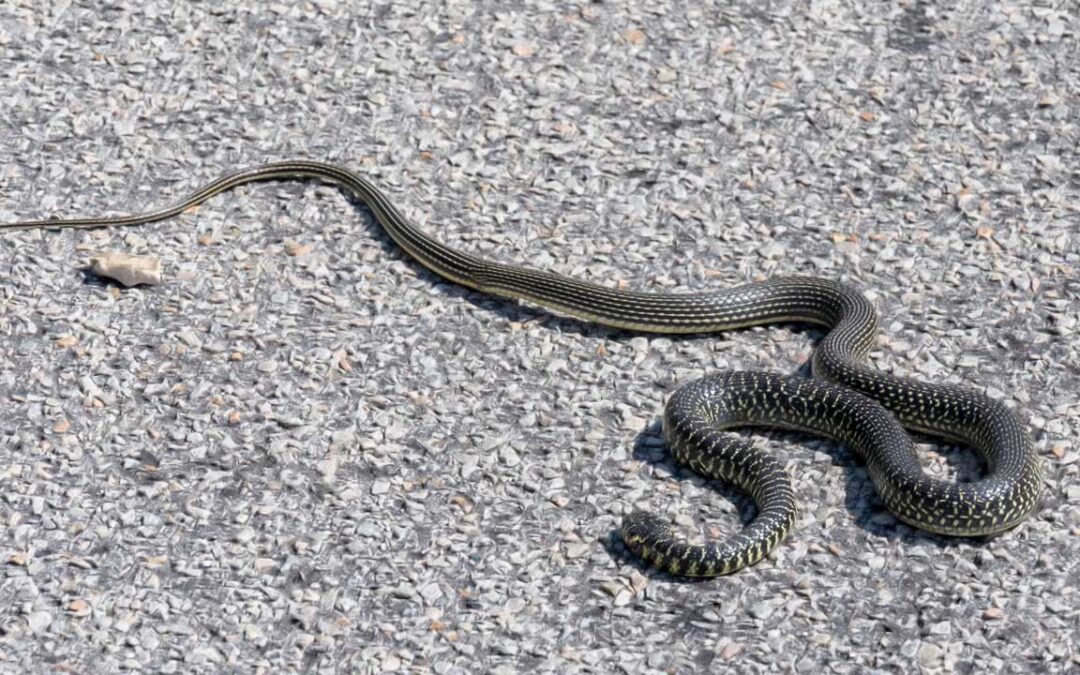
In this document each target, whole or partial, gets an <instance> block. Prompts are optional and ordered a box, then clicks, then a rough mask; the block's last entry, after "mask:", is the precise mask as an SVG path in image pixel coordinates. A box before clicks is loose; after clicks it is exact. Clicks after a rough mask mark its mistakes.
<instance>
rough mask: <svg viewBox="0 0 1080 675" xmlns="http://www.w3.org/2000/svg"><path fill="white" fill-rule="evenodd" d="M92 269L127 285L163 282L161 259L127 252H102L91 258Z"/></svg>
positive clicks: (101, 275)
mask: <svg viewBox="0 0 1080 675" xmlns="http://www.w3.org/2000/svg"><path fill="white" fill-rule="evenodd" d="M90 270H91V271H92V272H93V273H94V274H96V275H98V276H100V277H107V278H109V279H112V280H114V281H119V282H120V283H121V284H123V285H125V286H136V285H138V284H147V285H150V286H153V285H155V284H160V283H161V259H160V258H152V257H149V256H139V255H128V254H127V253H102V254H100V255H96V256H94V257H93V258H90Z"/></svg>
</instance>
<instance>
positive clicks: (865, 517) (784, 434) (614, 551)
mask: <svg viewBox="0 0 1080 675" xmlns="http://www.w3.org/2000/svg"><path fill="white" fill-rule="evenodd" d="M794 375H796V376H809V366H808V365H807V366H803V367H801V368H800V369H799V370H797V371H796V372H795V373H794ZM729 433H735V434H739V435H742V436H758V437H764V438H766V439H767V442H768V440H773V439H775V440H776V441H779V442H785V441H786V442H788V443H795V444H797V445H802V446H804V447H806V448H807V449H808V450H812V451H822V452H826V453H827V454H829V455H831V456H832V462H831V463H832V465H833V466H838V467H840V468H842V469H843V471H844V474H845V493H844V507H845V509H846V510H847V511H848V513H850V514H851V516H852V519H853V521H854V523H855V524H856V525H858V526H859V527H861V528H862V529H864V530H866V531H867V532H869V533H871V534H873V535H875V536H880V537H884V538H887V539H892V540H898V541H902V542H904V543H907V544H913V543H921V542H926V543H931V544H933V545H934V546H937V547H939V548H943V549H944V548H952V547H954V546H959V545H961V544H962V543H969V544H975V545H981V544H983V543H985V542H986V541H989V540H990V539H992V538H993V537H946V536H942V535H938V534H933V533H930V532H926V531H923V530H919V529H917V528H914V527H912V526H910V525H907V524H906V523H903V522H902V521H900V520H898V519H897V518H896V517H895V516H893V515H892V513H891V512H889V511H888V510H887V509H886V508H885V505H884V503H883V502H882V501H881V500H880V498H879V497H878V494H877V492H876V490H875V489H874V485H873V483H872V482H871V481H870V479H869V477H868V476H867V474H866V469H865V464H864V462H863V461H862V459H861V458H860V457H859V456H858V454H857V453H855V452H853V451H851V450H850V449H849V448H848V447H847V446H846V445H844V444H841V443H838V442H835V441H831V440H828V439H822V438H820V437H818V436H815V435H812V434H808V433H801V432H795V431H785V430H779V429H764V428H748V429H738V430H732V431H730V432H729ZM912 437H913V440H915V441H916V442H917V443H919V442H923V441H928V442H929V443H931V444H932V445H934V449H935V452H936V453H937V454H938V455H939V456H941V457H942V458H943V459H944V461H945V462H946V463H947V464H948V465H949V467H950V472H951V473H952V474H953V475H954V476H955V480H957V481H958V482H971V481H975V480H978V479H979V478H980V477H981V476H982V475H983V474H984V472H985V466H984V464H983V463H982V462H981V460H980V458H979V457H978V456H977V455H976V453H974V452H971V451H968V450H966V449H964V448H960V447H957V446H952V445H942V444H940V443H937V442H936V439H933V438H929V437H926V438H924V437H922V436H921V435H913V436H912ZM766 451H767V452H775V449H774V448H766ZM633 457H634V458H635V459H637V460H639V461H641V462H643V463H645V464H648V465H650V466H651V467H652V471H651V473H655V474H660V475H658V476H656V477H655V479H660V477H661V476H662V475H669V476H672V477H674V478H675V479H676V480H694V481H699V482H700V484H702V485H707V486H708V487H709V488H711V489H712V490H714V491H715V492H716V493H717V494H718V495H720V496H721V497H723V498H724V499H726V500H727V501H728V502H730V503H731V505H732V506H733V507H734V509H735V511H736V512H737V513H738V516H739V519H740V521H741V524H742V526H743V527H745V526H747V525H748V524H749V523H750V522H751V521H753V520H754V518H755V517H756V516H757V507H756V506H755V504H754V501H753V499H751V497H750V496H749V495H748V494H746V493H745V492H743V491H741V490H739V489H738V488H737V487H735V486H734V485H732V484H730V483H726V482H724V481H720V480H711V479H707V478H704V477H702V476H699V475H698V474H696V473H694V472H693V471H691V470H689V469H685V468H683V467H681V466H679V465H678V464H676V463H675V462H674V460H672V458H671V457H670V455H669V454H668V452H667V448H666V442H665V441H664V437H663V429H662V425H661V423H660V421H659V420H656V421H654V422H652V423H651V424H650V425H649V426H648V427H646V428H645V429H644V430H642V431H641V433H639V434H638V435H637V437H636V438H635V439H634V449H633ZM800 492H802V493H801V494H800ZM796 499H797V500H798V502H799V505H800V510H802V509H805V508H813V504H814V495H812V494H805V490H802V491H800V490H798V488H797V489H796ZM844 525H845V524H844V523H837V524H835V525H834V527H844ZM799 536H802V537H806V538H808V539H812V538H813V536H814V534H813V530H812V529H809V528H808V529H807V530H804V531H802V532H800V531H799V530H798V526H797V525H796V529H795V530H794V531H793V532H792V533H791V534H790V535H789V537H799ZM780 545H781V546H783V542H781V544H780ZM604 548H605V549H606V550H607V552H608V554H609V555H610V556H611V557H612V558H613V559H614V560H615V561H616V562H617V563H619V564H628V565H631V566H633V567H636V568H637V569H638V570H640V571H642V572H645V573H647V574H650V575H652V576H656V577H658V578H663V579H665V580H668V581H673V582H677V583H691V584H693V583H701V582H703V581H708V580H709V579H695V578H687V577H677V576H673V575H670V574H668V573H666V572H661V571H658V570H655V569H653V568H652V567H651V566H650V565H648V564H647V563H645V562H644V561H642V560H641V559H640V558H638V557H637V556H635V555H634V554H632V553H631V552H630V551H629V550H628V549H627V548H626V545H625V544H624V542H623V540H622V535H621V534H620V533H619V530H618V528H614V529H612V530H611V531H610V532H608V536H607V537H606V539H605V540H604Z"/></svg>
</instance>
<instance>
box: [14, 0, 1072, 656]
mask: <svg viewBox="0 0 1080 675" xmlns="http://www.w3.org/2000/svg"><path fill="white" fill-rule="evenodd" d="M125 4H126V3H99V2H90V1H87V2H74V3H73V2H69V1H67V0H58V1H56V2H48V3H42V2H37V1H36V0H34V1H30V0H6V1H5V2H2V3H0V134H2V139H3V142H2V143H0V222H2V221H10V220H15V219H17V218H23V217H38V216H41V217H44V216H49V215H55V216H65V215H85V214H90V213H98V212H103V211H104V212H112V213H119V212H124V211H129V210H138V209H140V208H143V207H147V206H151V205H157V204H162V203H164V202H167V201H169V200H171V199H174V198H176V197H178V196H180V195H182V194H183V193H185V192H187V191H188V190H190V189H193V188H194V187H195V186H197V185H199V184H200V183H201V182H203V181H205V180H208V179H210V178H213V177H215V176H217V175H218V174H219V173H221V172H223V171H225V170H227V169H230V168H233V167H236V166H246V165H252V164H257V163H260V162H263V161H269V160H275V159H283V158H288V157H294V156H302V157H309V158H313V159H322V160H329V161H335V162H340V163H343V164H346V165H348V166H350V167H353V168H354V169H356V170H358V171H361V172H363V173H364V174H365V175H367V176H370V177H371V178H372V179H373V180H375V181H376V182H377V183H378V184H379V185H380V186H382V187H383V188H384V189H385V190H386V191H387V192H388V194H390V195H391V196H392V197H393V199H394V200H396V201H397V202H398V203H399V204H400V205H401V207H402V209H403V211H404V212H405V213H406V214H407V215H408V216H410V217H411V218H413V219H415V220H416V221H417V222H420V223H422V224H423V225H424V226H425V227H426V228H428V229H429V231H431V232H432V233H434V234H436V235H437V236H439V237H440V238H442V239H444V240H445V241H446V242H448V243H451V244H453V245H455V246H459V247H461V248H462V249H467V250H469V251H472V252H476V253H482V254H485V255H488V256H490V257H493V258H497V259H499V260H503V261H507V262H528V263H530V264H532V265H536V266H541V267H545V268H549V269H554V270H558V271H561V272H564V273H567V274H572V275H574V276H576V277H579V278H583V279H592V280H596V281H600V282H603V283H607V284H611V285H619V286H624V287H629V288H641V289H706V288H719V287H724V286H727V285H731V284H735V283H738V282H742V281H747V280H751V279H755V278H763V277H767V276H770V275H779V274H791V273H799V274H813V275H821V276H826V277H831V278H839V279H844V280H847V281H850V282H851V283H854V284H857V285H859V286H860V287H862V288H863V289H865V291H866V292H867V294H868V295H870V296H871V297H872V298H873V300H874V301H875V303H876V304H877V306H878V308H879V310H880V311H881V314H882V317H883V321H882V337H881V340H880V344H879V347H878V348H877V349H876V350H875V351H874V352H873V353H872V355H871V360H872V361H873V363H874V364H875V365H876V366H877V367H879V368H881V369H882V370H886V371H891V372H894V373H898V374H901V375H905V376H911V377H914V378H922V379H926V380H931V381H935V382H952V383H962V384H965V385H967V386H971V387H974V388H977V389H981V390H984V391H986V392H988V393H989V394H990V395H991V396H994V397H999V398H1003V399H1005V400H1006V401H1008V402H1009V403H1010V404H1015V405H1016V406H1017V407H1018V408H1019V409H1020V410H1021V411H1022V412H1021V414H1022V415H1023V418H1024V419H1025V420H1026V421H1027V422H1028V423H1029V425H1030V428H1031V431H1032V435H1033V437H1034V441H1035V446H1036V448H1037V451H1038V452H1039V454H1040V455H1042V456H1043V458H1044V459H1045V465H1046V481H1045V493H1046V497H1045V502H1044V506H1043V509H1042V510H1041V512H1039V513H1038V515H1037V516H1035V517H1033V518H1032V519H1031V520H1029V521H1028V522H1027V523H1025V524H1024V525H1022V526H1021V527H1019V528H1018V529H1016V530H1014V531H1012V532H1009V533H1007V534H1005V535H1003V536H1000V537H998V538H996V539H993V540H991V541H988V542H971V541H955V540H949V539H945V538H941V537H937V536H930V535H926V534H921V533H919V532H917V531H915V530H913V529H911V528H908V527H906V526H904V525H902V524H899V523H898V522H897V521H896V520H895V519H894V518H893V517H892V516H891V515H889V514H888V513H887V512H886V511H884V510H883V508H882V506H881V504H880V503H879V501H878V500H877V498H876V497H875V493H874V489H873V486H872V485H871V484H870V482H869V480H868V478H867V475H866V472H865V470H864V469H863V468H862V467H861V464H860V463H859V462H858V460H857V459H856V458H854V457H853V456H852V455H851V454H849V452H848V451H847V450H846V449H845V448H843V447H840V446H837V445H836V444H833V443H829V442H826V441H823V440H817V439H813V438H808V437H803V436H799V435H793V434H781V433H766V434H761V438H760V439H759V440H760V441H761V442H762V443H764V444H767V445H769V447H770V448H771V449H772V450H773V451H775V452H777V453H782V456H783V457H784V458H785V461H786V462H787V465H788V467H789V469H790V471H791V473H792V475H793V476H794V478H795V482H796V489H797V495H798V498H799V500H800V503H801V505H802V511H801V513H800V517H799V521H798V524H797V531H796V532H795V533H794V534H793V535H792V536H791V537H790V538H789V539H788V541H786V542H785V543H784V544H782V545H781V546H780V548H779V549H778V550H777V551H776V552H775V554H773V555H772V556H770V558H769V559H767V560H765V561H763V562H762V563H761V564H759V565H757V566H755V567H753V568H751V569H749V570H747V571H744V572H742V573H740V574H737V575H734V576H731V577H726V578H720V579H716V580H713V581H708V582H703V583H687V582H683V581H679V580H675V579H672V578H670V577H667V576H664V575H662V574H656V573H654V572H652V571H650V570H648V569H647V568H644V567H641V566H640V565H638V564H637V563H635V562H634V561H633V560H632V559H629V558H627V557H626V553H625V551H624V550H623V547H622V546H621V544H620V542H619V540H618V538H617V536H615V528H616V527H617V525H618V522H619V518H620V517H621V515H622V514H623V513H626V512H628V511H629V510H631V509H632V508H634V507H636V506H647V507H650V508H653V509H656V510H658V511H659V512H661V513H666V514H669V515H670V516H672V517H674V518H675V519H676V521H677V522H679V523H682V524H683V526H684V527H685V528H686V530H687V531H688V533H689V534H690V536H697V537H701V536H706V537H722V536H725V535H726V534H728V533H731V532H733V531H736V530H737V529H738V527H740V517H742V518H746V517H748V515H749V513H750V511H749V510H748V503H747V501H746V499H745V498H743V497H741V496H740V495H738V494H737V493H734V492H732V491H731V490H730V489H728V488H725V487H723V486H717V485H713V484H710V483H708V482H706V481H703V480H701V479H699V478H697V477H695V476H693V475H690V474H688V473H686V472H684V471H681V470H679V469H677V468H676V467H674V466H673V465H672V464H671V462H670V460H669V459H668V458H667V455H666V452H665V449H664V445H663V443H662V441H661V440H660V437H659V435H658V428H659V427H658V416H659V413H660V411H661V408H662V405H663V402H664V400H665V399H666V397H667V396H668V395H669V394H670V392H671V391H672V390H673V388H674V387H676V386H677V385H678V384H679V383H682V382H686V381H689V380H691V379H693V378H695V377H698V376H701V375H702V374H704V373H706V372H713V371H717V370H722V369H730V368H741V369H768V370H774V371H781V372H795V371H796V370H798V369H799V368H800V365H801V364H805V361H806V359H807V357H808V355H809V354H810V351H811V349H812V346H813V344H814V342H815V340H817V339H818V338H820V332H819V331H816V330H812V329H809V328H806V327H804V326H796V325H790V326H773V327H767V328H761V329H752V330H745V331H736V332H731V333H726V334H723V335H718V336H700V337H689V338H677V337H676V338H668V337H645V336H640V335H633V334H629V333H623V332H618V331H612V330H605V329H600V328H597V327H594V326H589V325H584V324H581V323H578V322H575V321H571V320H566V319H560V318H556V317H552V316H551V315H549V314H546V313H545V312H543V311H540V310H538V309H535V308H531V307H526V306H521V305H518V304H516V303H512V302H506V301H502V300H498V299H492V298H488V297H484V296H481V295H479V294H476V293H473V292H469V291H467V290H464V289H462V288H459V287H456V286H454V285H452V284H449V283H447V282H444V281H441V280H439V279H438V278H436V277H434V276H433V275H431V274H429V273H427V272H426V271H424V270H423V269H422V268H420V267H419V266H418V265H416V264H414V263H413V262H411V261H410V260H408V259H407V258H406V257H405V256H404V255H403V254H402V253H401V252H399V251H398V250H397V249H396V248H395V247H394V246H393V245H392V243H390V242H389V241H388V240H387V238H386V237H385V236H384V235H383V234H382V233H381V232H379V231H378V228H377V225H376V224H375V223H374V221H373V219H372V216H371V214H370V213H369V212H368V211H367V210H366V209H364V208H363V207H361V206H358V205H357V204H355V203H353V202H352V201H350V200H349V199H348V198H346V197H345V196H343V195H341V194H340V193H339V192H337V191H336V190H334V189H332V188H330V187H327V186H322V185H318V184H314V183H278V184H269V185H259V186H251V187H245V188H242V189H239V190H237V191H235V192H234V193H231V194H229V195H228V196H223V197H219V198H217V199H214V200H213V201H212V202H211V203H209V204H206V205H204V206H203V207H201V208H199V209H198V211H197V213H192V214H186V215H184V216H182V217H181V218H179V219H176V220H173V221H169V222H165V223H161V224H157V225H153V226H147V227H142V228H138V229H135V230H129V231H112V232H78V231H66V232H42V231H33V232H23V233H13V234H5V235H3V236H2V237H0V269H2V272H0V276H2V280H3V282H2V284H0V335H2V339H0V403H2V405H0V424H2V428H3V432H2V434H0V487H2V495H3V499H2V506H0V563H2V564H3V567H2V568H0V570H2V573H0V671H2V672H12V673H15V672H80V673H90V672H117V671H122V670H136V671H139V670H142V671H147V672H223V671H224V672H245V673H249V672H255V673H277V672H299V671H305V672H326V673H332V672H378V671H397V672H423V673H426V672H434V673H440V674H442V673H473V672H489V673H515V672H525V671H528V672H534V671H539V672H596V673H606V672H625V673H675V672H694V671H702V672H704V671H709V672H724V671H731V672H740V673H755V672H761V673H767V672H775V671H777V670H782V671H797V672H812V673H817V672H837V673H862V672H911V671H913V670H916V669H918V670H921V671H924V672H942V671H944V672H951V671H956V672H965V673H966V672H971V673H987V672H991V673H992V672H1066V671H1072V672H1076V670H1077V669H1080V647H1078V646H1077V645H1078V644H1080V629H1078V625H1080V590H1078V587H1080V567H1078V560H1080V478H1078V473H1080V461H1078V460H1080V443H1078V441H1077V439H1078V438H1080V394H1078V392H1080V275H1078V269H1077V268H1078V265H1080V168H1078V167H1080V152H1078V150H1077V147H1078V143H1080V126H1078V122H1077V120H1078V115H1080V84H1078V83H1080V47H1078V44H1080V20H1078V18H1077V15H1076V13H1075V11H1073V13H1072V14H1071V15H1070V13H1069V7H1070V6H1072V8H1073V10H1075V5H1072V3H1069V2H1061V1H1057V2H1055V1H1048V2H1039V3H1026V2H995V1H990V0H987V1H971V0H959V1H957V2H944V1H940V2H924V1H921V0H889V1H888V2H884V1H883V2H856V1H854V0H806V1H800V2H796V1H792V0H778V1H770V2H762V1H759V0H741V1H737V2H716V3H705V4H704V6H703V5H701V4H698V3H677V4H667V3H660V4H657V3H656V2H640V1H637V0H634V1H632V2H629V1H628V2H595V3H592V2H590V3H571V2H567V3H554V2H521V3H504V2H494V1H490V0H488V1H484V2H480V3H475V4H474V3H467V2H461V1H459V0H452V1H451V2H445V3H409V2H404V3H389V2H386V3H380V4H379V5H377V6H367V5H366V3H363V2H355V3H350V2H343V1H341V0H311V1H308V2H298V3H293V2H281V3H250V4H251V5H252V8H249V9H233V8H230V5H240V4H247V3H171V2H164V1H163V0H148V1H147V2H145V3H138V4H139V5H140V8H139V9H138V10H128V9H122V7H123V6H124V5H125ZM131 4H133V5H134V4H135V3H131ZM1032 4H1038V5H1040V6H1039V7H1031V6H1030V5H1032ZM99 251H115V252H123V253H133V254H145V255H154V256H158V257H160V258H162V260H163V262H164V274H165V282H164V283H163V284H161V285H159V286H153V287H139V288H134V289H126V288H122V287H119V286H116V285H113V284H111V283H107V282H104V281H102V280H101V279H99V278H97V277H95V276H93V275H92V274H90V273H88V272H87V271H86V265H87V260H88V259H89V258H90V257H91V256H92V255H93V254H94V253H96V252H99ZM925 458H926V462H927V465H928V467H929V470H930V471H932V472H933V473H935V474H940V475H946V476H947V475H953V476H959V477H961V478H964V477H967V476H970V475H972V474H977V473H978V471H979V467H978V463H977V462H976V461H974V460H973V459H972V457H971V453H969V452H967V451H962V450H956V449H951V448H948V447H937V446H931V445H927V446H926V455H925Z"/></svg>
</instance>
